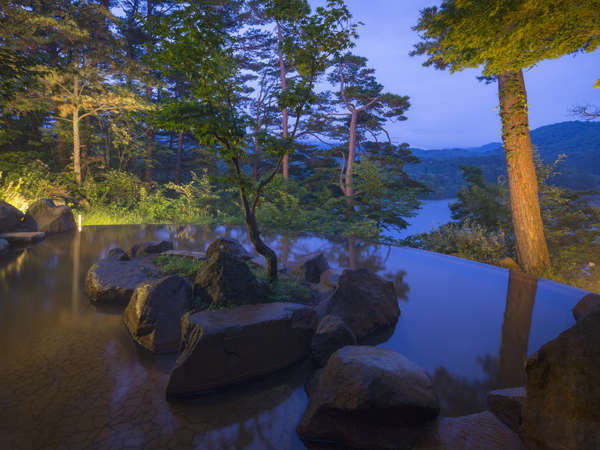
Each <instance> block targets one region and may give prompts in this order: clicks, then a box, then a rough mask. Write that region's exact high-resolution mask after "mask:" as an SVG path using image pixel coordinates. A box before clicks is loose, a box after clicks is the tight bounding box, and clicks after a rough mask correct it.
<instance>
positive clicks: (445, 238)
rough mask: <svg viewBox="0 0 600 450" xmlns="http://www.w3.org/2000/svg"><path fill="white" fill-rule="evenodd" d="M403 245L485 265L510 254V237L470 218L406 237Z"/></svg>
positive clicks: (496, 262)
mask: <svg viewBox="0 0 600 450" xmlns="http://www.w3.org/2000/svg"><path fill="white" fill-rule="evenodd" d="M404 244H406V245H408V246H410V247H415V248H423V249H427V250H430V251H433V252H437V253H445V254H448V255H452V256H458V257H460V258H466V259H472V260H474V261H481V262H485V263H489V264H498V263H499V262H500V261H501V260H502V259H503V258H505V257H507V256H512V240H511V237H510V236H508V235H506V234H505V233H504V232H502V231H489V230H488V229H487V228H485V227H484V226H482V225H480V224H478V223H475V222H472V221H471V220H465V221H464V222H462V223H449V224H446V225H443V226H442V227H440V228H439V229H438V230H435V231H432V232H431V233H423V234H419V235H415V236H410V237H409V238H407V239H405V240H404Z"/></svg>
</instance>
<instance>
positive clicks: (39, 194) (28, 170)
mask: <svg viewBox="0 0 600 450" xmlns="http://www.w3.org/2000/svg"><path fill="white" fill-rule="evenodd" d="M11 156H12V158H11ZM22 156H23V155H22V154H19V153H15V154H4V155H3V158H2V159H0V200H3V201H5V202H7V203H10V204H11V205H13V206H15V207H16V208H18V209H20V210H21V211H23V212H25V211H26V210H27V208H28V206H29V205H30V204H31V203H33V202H34V201H35V200H37V199H39V198H52V199H59V200H63V201H67V202H70V201H71V200H72V199H73V195H72V191H73V189H74V186H73V184H72V183H71V182H70V180H69V179H68V178H67V177H66V176H64V175H63V174H60V173H59V174H53V173H51V172H50V171H49V170H48V166H47V165H46V164H44V163H43V162H41V161H39V160H34V161H33V162H28V164H23V165H20V166H19V168H15V167H14V165H15V164H17V165H18V164H19V163H18V161H20V158H21V157H22ZM7 169H8V170H7Z"/></svg>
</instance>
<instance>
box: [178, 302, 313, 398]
mask: <svg viewBox="0 0 600 450" xmlns="http://www.w3.org/2000/svg"><path fill="white" fill-rule="evenodd" d="M314 322H315V312H314V311H313V310H312V308H309V307H307V306H303V305H298V304H294V303H266V304H262V305H246V306H240V307H237V308H233V309H229V310H215V311H203V312H198V313H187V314H186V315H184V316H183V319H182V343H181V348H180V354H179V356H178V358H177V362H176V363H175V367H174V368H173V370H172V371H171V375H170V377H169V382H168V385H167V394H168V395H171V396H187V395H194V394H197V393H201V392H205V391H210V390H214V389H218V388H222V387H225V386H228V385H231V384H234V383H239V382H242V381H245V380H249V379H251V378H255V377H258V376H261V375H266V374H268V373H271V372H274V371H276V370H279V369H282V368H284V367H286V366H289V365H290V364H292V363H294V362H296V361H299V360H301V359H303V358H305V357H306V356H307V355H308V353H309V351H310V339H311V336H312V333H313V327H314Z"/></svg>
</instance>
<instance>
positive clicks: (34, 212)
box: [25, 198, 76, 233]
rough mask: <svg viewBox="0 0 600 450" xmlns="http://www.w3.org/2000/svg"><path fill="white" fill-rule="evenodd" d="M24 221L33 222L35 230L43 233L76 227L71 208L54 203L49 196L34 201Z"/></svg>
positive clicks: (59, 231) (60, 231)
mask: <svg viewBox="0 0 600 450" xmlns="http://www.w3.org/2000/svg"><path fill="white" fill-rule="evenodd" d="M25 222H30V223H32V224H35V228H36V230H37V231H43V232H44V233H64V232H66V231H73V230H74V229H75V228H76V226H75V218H74V217H73V212H72V211H71V208H69V207H68V206H66V205H55V204H54V201H52V200H51V199H49V198H42V199H40V200H37V201H36V202H34V203H33V204H32V205H31V206H30V207H29V209H28V210H27V214H25Z"/></svg>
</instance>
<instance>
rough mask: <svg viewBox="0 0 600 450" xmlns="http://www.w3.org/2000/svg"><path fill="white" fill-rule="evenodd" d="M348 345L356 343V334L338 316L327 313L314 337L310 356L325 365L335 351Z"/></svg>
mask: <svg viewBox="0 0 600 450" xmlns="http://www.w3.org/2000/svg"><path fill="white" fill-rule="evenodd" d="M346 345H356V336H354V333H353V332H352V330H351V329H350V328H349V327H348V325H346V324H345V323H344V321H343V320H342V319H340V318H339V317H338V316H332V315H327V316H325V317H323V318H322V319H321V321H320V322H319V325H318V326H317V331H316V332H315V335H314V336H313V338H312V342H311V345H310V357H311V359H312V360H313V362H314V363H315V364H316V365H317V366H318V367H323V366H324V365H325V363H326V362H327V360H328V359H329V357H330V356H331V355H332V354H333V353H334V352H335V351H337V350H339V349H340V348H342V347H345V346H346Z"/></svg>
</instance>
